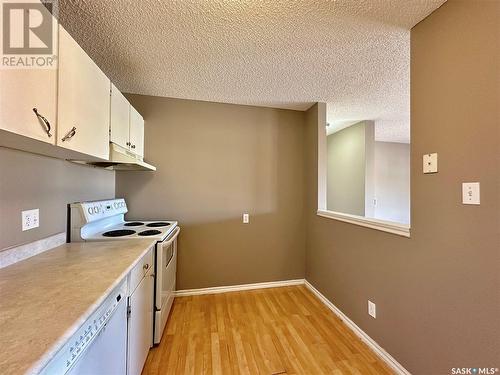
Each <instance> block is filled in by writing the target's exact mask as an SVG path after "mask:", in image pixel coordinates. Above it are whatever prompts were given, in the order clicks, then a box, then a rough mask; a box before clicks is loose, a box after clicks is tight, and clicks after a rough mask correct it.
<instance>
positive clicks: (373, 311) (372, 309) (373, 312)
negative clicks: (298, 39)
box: [368, 301, 377, 319]
mask: <svg viewBox="0 0 500 375" xmlns="http://www.w3.org/2000/svg"><path fill="white" fill-rule="evenodd" d="M368 314H369V315H370V316H371V317H372V318H375V319H376V318H377V305H375V304H374V303H373V302H372V301H368Z"/></svg>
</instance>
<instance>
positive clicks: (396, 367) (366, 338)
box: [304, 280, 411, 375]
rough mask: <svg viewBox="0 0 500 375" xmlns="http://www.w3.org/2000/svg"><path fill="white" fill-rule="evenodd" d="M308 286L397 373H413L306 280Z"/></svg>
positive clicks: (408, 374)
mask: <svg viewBox="0 0 500 375" xmlns="http://www.w3.org/2000/svg"><path fill="white" fill-rule="evenodd" d="M304 283H305V285H306V287H307V288H308V289H309V290H310V291H311V292H313V293H314V294H315V295H316V297H318V298H319V299H320V300H321V302H323V303H324V304H325V305H326V306H327V307H328V308H329V309H330V310H332V311H333V313H334V314H335V315H337V316H338V317H339V318H340V319H341V320H342V321H343V322H344V323H345V325H346V326H347V327H348V328H349V329H351V331H353V332H354V333H355V334H356V335H357V336H358V337H359V338H360V339H361V341H363V342H364V343H365V344H366V345H368V347H369V348H370V349H372V350H373V351H374V352H375V354H376V355H378V356H379V357H380V359H382V360H383V361H384V362H385V363H387V365H388V366H389V367H390V368H392V369H393V370H394V371H395V372H396V373H397V374H400V375H411V374H410V372H409V371H408V370H407V369H405V368H404V367H403V366H402V365H401V364H400V363H399V362H398V361H396V360H395V359H394V357H392V356H391V355H390V354H389V353H387V352H386V351H385V350H384V349H383V348H382V347H381V346H380V345H379V344H377V343H376V342H375V340H373V339H372V338H371V337H370V336H368V335H367V334H366V333H365V331H363V330H362V329H361V328H359V327H358V326H357V325H356V324H355V323H354V322H353V321H352V320H351V319H349V318H348V317H347V316H346V315H345V314H344V313H343V312H342V311H340V310H339V308H338V307H337V306H335V305H334V304H333V303H331V302H330V301H329V300H328V298H326V297H325V296H324V295H323V294H321V293H320V292H319V291H318V290H317V289H316V288H315V287H314V286H312V284H311V283H310V282H308V281H307V280H305V281H304Z"/></svg>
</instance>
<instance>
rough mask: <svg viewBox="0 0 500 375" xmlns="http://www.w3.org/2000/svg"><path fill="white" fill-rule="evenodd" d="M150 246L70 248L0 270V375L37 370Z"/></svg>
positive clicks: (137, 242) (99, 244)
mask: <svg viewBox="0 0 500 375" xmlns="http://www.w3.org/2000/svg"><path fill="white" fill-rule="evenodd" d="M154 243H155V241H153V240H145V239H144V240H127V241H107V242H81V243H70V244H65V245H62V246H59V247H56V248H54V249H52V250H49V251H46V252H44V253H42V254H40V255H36V256H34V257H32V258H28V259H26V260H24V261H21V262H19V263H15V264H13V265H11V266H8V267H5V268H3V269H0V374H2V375H7V374H16V375H17V374H22V373H36V372H38V371H39V370H40V369H42V368H43V367H44V366H45V364H46V363H47V362H48V361H49V360H50V359H51V358H52V357H53V356H54V355H55V354H56V353H57V351H58V350H59V349H60V348H61V347H62V345H64V343H65V342H66V341H67V340H68V339H69V338H70V337H71V335H72V334H73V333H74V332H75V331H76V330H77V329H78V328H79V327H80V326H81V325H82V324H83V323H84V322H85V320H86V319H87V318H88V317H89V316H90V314H92V312H93V311H94V310H95V309H96V308H97V307H98V306H99V304H100V303H102V301H103V300H104V299H105V298H106V297H107V296H108V294H109V293H110V292H111V291H112V290H113V289H114V288H115V287H116V286H117V285H118V283H119V282H120V281H121V280H123V278H124V277H126V276H127V274H128V273H129V272H130V271H131V269H132V268H133V267H134V266H135V265H136V264H137V262H138V261H139V260H140V259H141V258H142V256H144V255H145V254H146V252H147V251H148V250H149V249H150V248H151V247H152V246H153V245H154Z"/></svg>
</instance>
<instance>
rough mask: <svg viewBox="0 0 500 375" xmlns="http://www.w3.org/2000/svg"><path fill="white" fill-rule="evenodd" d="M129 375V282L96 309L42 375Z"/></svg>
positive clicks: (121, 285) (118, 288)
mask: <svg viewBox="0 0 500 375" xmlns="http://www.w3.org/2000/svg"><path fill="white" fill-rule="evenodd" d="M126 372H127V282H126V280H125V281H123V282H122V283H121V284H120V286H119V287H117V288H116V289H115V290H114V291H113V292H112V293H111V294H110V295H109V297H108V298H106V300H105V301H104V302H103V303H102V304H101V305H100V306H99V307H98V308H97V310H96V311H95V312H94V313H93V314H92V315H91V316H90V318H89V319H87V320H86V322H85V323H84V324H83V325H82V326H81V327H80V328H79V329H78V331H77V332H76V333H75V334H74V335H73V336H72V338H71V339H70V340H69V341H68V342H67V343H66V344H65V345H64V346H63V347H62V348H61V349H60V350H59V351H58V352H57V354H56V356H55V357H54V358H53V359H52V360H51V361H50V362H49V363H48V364H47V366H45V368H44V369H43V370H42V371H41V372H40V373H41V374H46V375H49V374H50V375H54V374H71V375H97V374H98V375H101V374H106V375H125V374H126Z"/></svg>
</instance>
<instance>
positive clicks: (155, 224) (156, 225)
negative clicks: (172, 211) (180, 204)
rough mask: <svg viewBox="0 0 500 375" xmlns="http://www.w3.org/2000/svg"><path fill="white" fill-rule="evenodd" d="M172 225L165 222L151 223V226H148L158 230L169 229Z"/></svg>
mask: <svg viewBox="0 0 500 375" xmlns="http://www.w3.org/2000/svg"><path fill="white" fill-rule="evenodd" d="M169 225H170V223H165V222H161V221H160V222H157V223H149V224H146V226H147V227H151V228H156V227H167V226H169Z"/></svg>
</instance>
